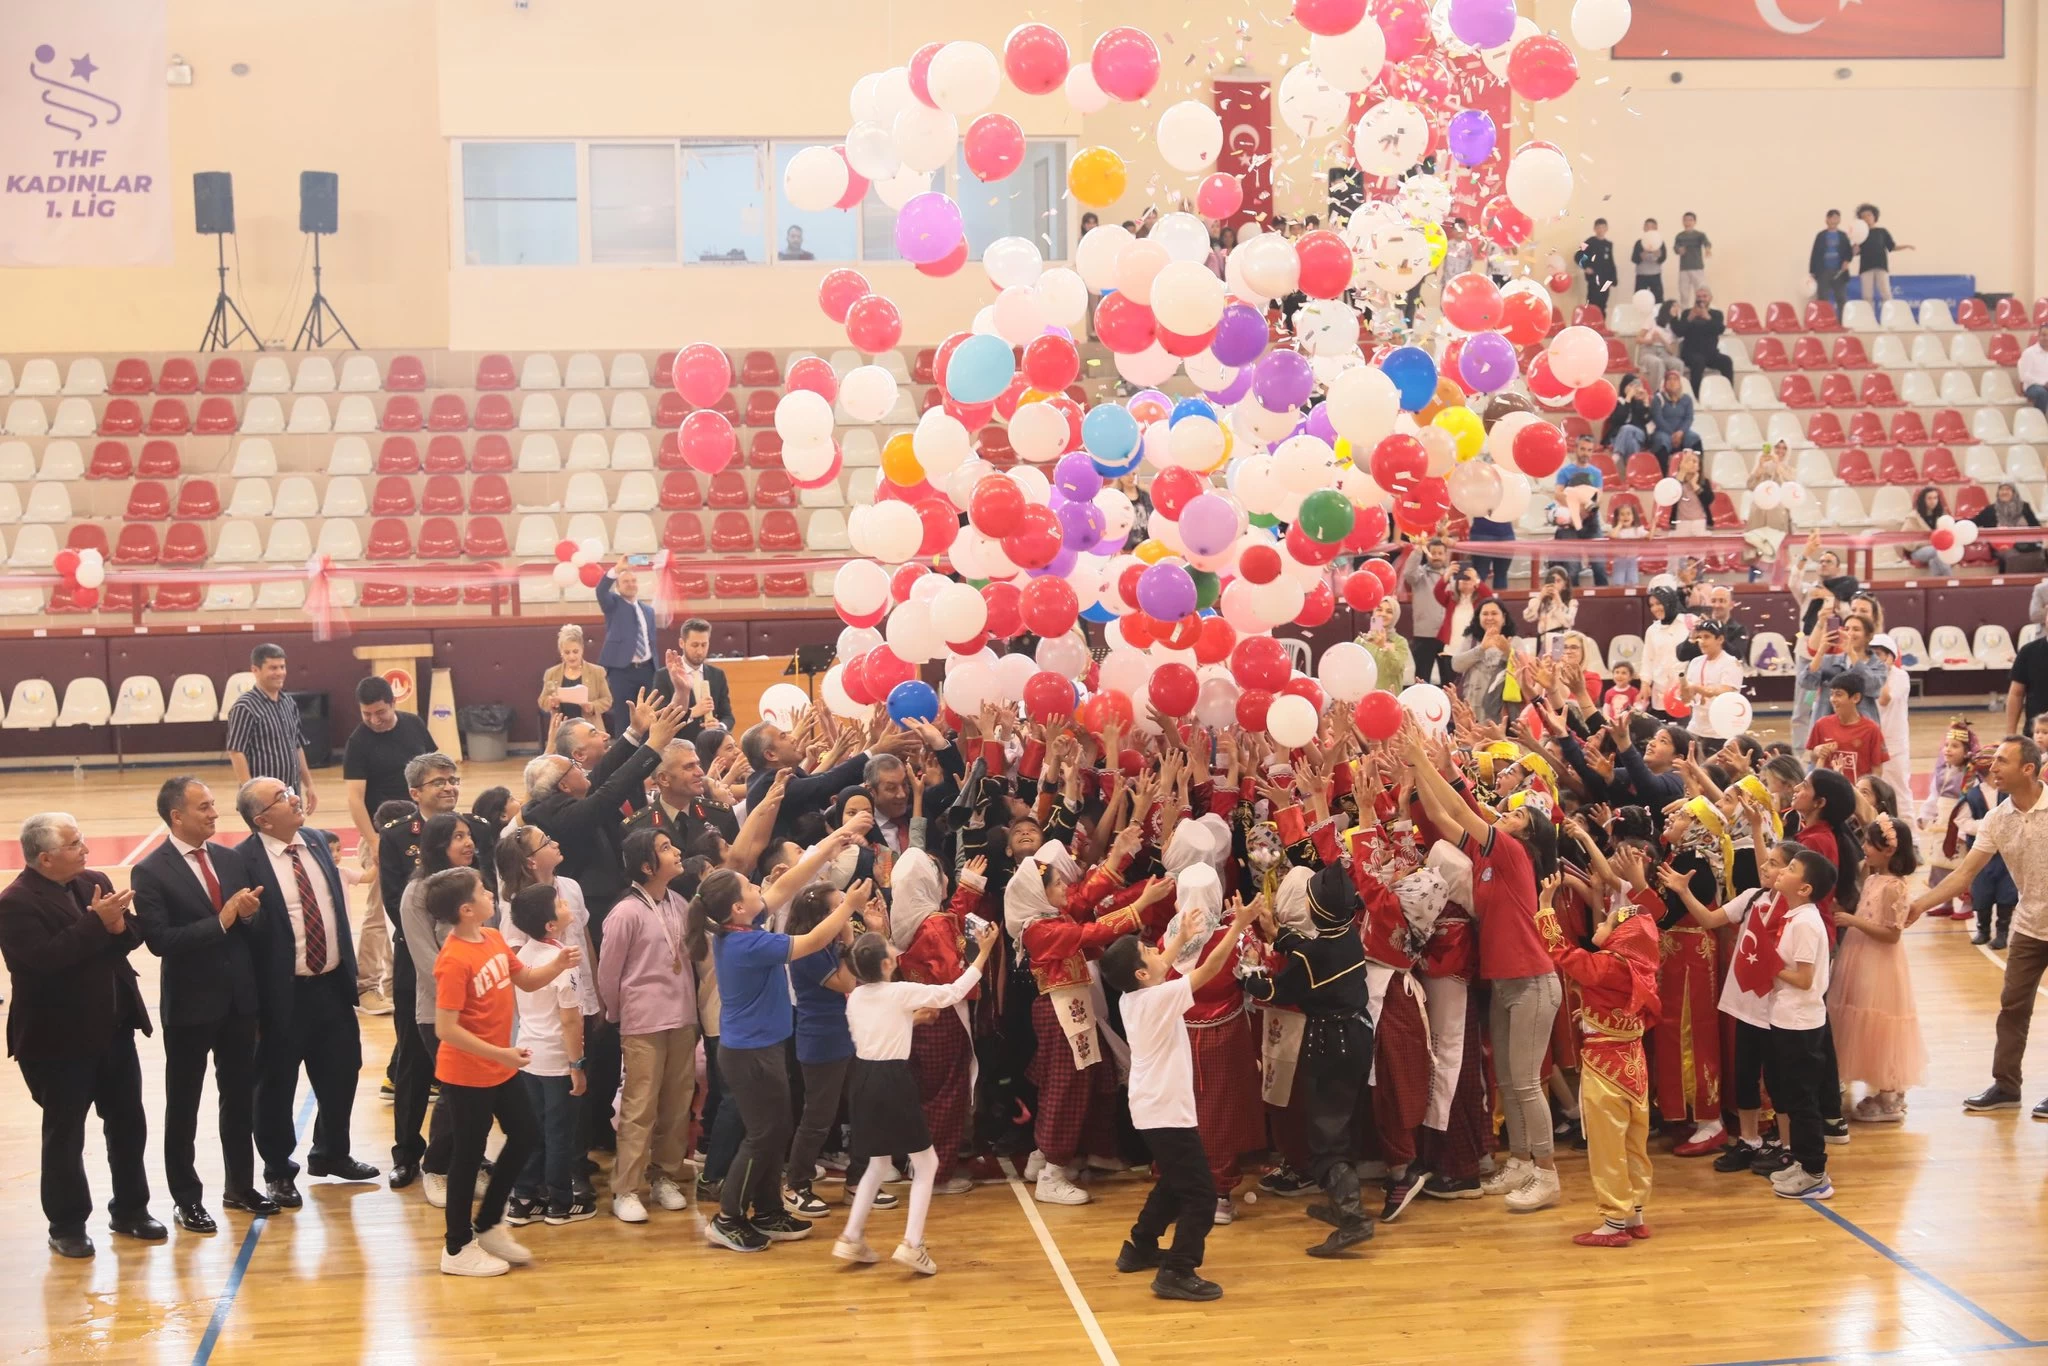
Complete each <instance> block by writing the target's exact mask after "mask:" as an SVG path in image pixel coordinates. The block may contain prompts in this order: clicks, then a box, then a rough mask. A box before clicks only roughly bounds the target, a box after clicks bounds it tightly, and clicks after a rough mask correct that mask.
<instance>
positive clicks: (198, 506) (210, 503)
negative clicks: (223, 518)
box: [172, 479, 220, 521]
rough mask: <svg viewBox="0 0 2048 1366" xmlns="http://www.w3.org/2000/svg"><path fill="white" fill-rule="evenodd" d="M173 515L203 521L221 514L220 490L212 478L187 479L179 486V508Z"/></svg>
mask: <svg viewBox="0 0 2048 1366" xmlns="http://www.w3.org/2000/svg"><path fill="white" fill-rule="evenodd" d="M172 516H174V517H179V518H186V517H191V518H196V519H199V520H202V521H203V520H205V519H207V518H210V517H218V516H220V490H219V489H216V488H215V487H214V486H213V481H212V480H211V479H187V480H186V481H185V482H184V483H183V484H180V485H179V486H178V510H177V511H176V512H175V513H173V514H172Z"/></svg>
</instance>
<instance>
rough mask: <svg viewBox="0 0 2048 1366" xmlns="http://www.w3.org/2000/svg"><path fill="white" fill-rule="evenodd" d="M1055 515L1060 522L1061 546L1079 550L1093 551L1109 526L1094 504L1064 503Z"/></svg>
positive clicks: (1100, 510) (1099, 509)
mask: <svg viewBox="0 0 2048 1366" xmlns="http://www.w3.org/2000/svg"><path fill="white" fill-rule="evenodd" d="M1053 515H1054V516H1056V517H1058V518H1059V520H1060V544H1061V545H1063V546H1067V547H1069V548H1073V549H1079V550H1091V549H1093V548H1094V546H1095V543H1096V542H1098V541H1100V540H1101V539H1102V532H1103V529H1104V528H1105V527H1106V525H1107V524H1108V519H1107V518H1105V517H1104V516H1103V515H1102V509H1101V508H1099V507H1097V506H1095V504H1093V503H1086V502H1082V503H1072V502H1070V503H1064V504H1062V505H1061V506H1060V508H1059V510H1058V511H1057V512H1056V513H1054V514H1053Z"/></svg>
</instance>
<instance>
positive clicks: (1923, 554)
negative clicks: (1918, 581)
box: [1906, 545, 1949, 574]
mask: <svg viewBox="0 0 2048 1366" xmlns="http://www.w3.org/2000/svg"><path fill="white" fill-rule="evenodd" d="M1906 558H1907V559H1909V560H1911V561H1912V562H1913V563H1914V564H1917V565H1919V566H1920V567H1921V568H1922V569H1924V570H1926V571H1927V572H1928V573H1930V574H1946V573H1948V572H1949V563H1948V561H1947V560H1944V559H1943V558H1941V552H1940V551H1939V550H1936V549H1935V548H1934V547H1933V546H1931V545H1923V546H1921V547H1920V548H1919V549H1918V550H1915V551H1913V552H1912V553H1911V554H1909V555H1907V556H1906Z"/></svg>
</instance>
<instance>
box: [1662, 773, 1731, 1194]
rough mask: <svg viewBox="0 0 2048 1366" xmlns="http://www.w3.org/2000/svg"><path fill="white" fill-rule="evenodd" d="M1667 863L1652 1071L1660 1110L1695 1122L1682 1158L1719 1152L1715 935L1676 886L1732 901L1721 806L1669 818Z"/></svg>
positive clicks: (1693, 806)
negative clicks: (1691, 911) (1695, 918)
mask: <svg viewBox="0 0 2048 1366" xmlns="http://www.w3.org/2000/svg"><path fill="white" fill-rule="evenodd" d="M1664 843H1665V853H1666V856H1667V861H1666V862H1665V863H1663V864H1662V865H1661V866H1659V867H1658V868H1657V870H1656V879H1657V882H1658V884H1659V886H1660V887H1661V889H1662V891H1663V894H1664V895H1663V898H1662V899H1663V907H1662V908H1661V909H1662V915H1661V916H1660V917H1659V925H1660V928H1661V929H1662V931H1663V935H1662V939H1661V941H1660V944H1659V949H1660V952H1661V955H1662V959H1661V963H1660V966H1659V967H1658V970H1657V987H1658V991H1657V994H1658V996H1659V998H1660V999H1661V1003H1662V1006H1661V1010H1660V1011H1659V1013H1658V1014H1657V1015H1656V1016H1655V1017H1654V1018H1653V1019H1652V1021H1651V1023H1652V1025H1653V1028H1652V1030H1651V1033H1650V1053H1651V1067H1652V1070H1653V1073H1654V1077H1655V1082H1656V1093H1657V1110H1658V1113H1659V1115H1661V1116H1662V1118H1663V1121H1664V1123H1666V1124H1670V1125H1675V1124H1680V1123H1683V1122H1685V1121H1687V1120H1690V1121H1691V1122H1692V1124H1693V1126H1694V1127H1693V1130H1692V1134H1691V1136H1690V1137H1689V1138H1686V1139H1683V1140H1681V1141H1680V1142H1679V1144H1678V1145H1677V1147H1675V1148H1674V1149H1673V1150H1672V1151H1673V1152H1674V1153H1675V1154H1676V1155H1677V1156H1679V1157H1704V1156H1706V1155H1707V1154H1709V1153H1715V1152H1719V1151H1720V1149H1721V1143H1722V1134H1723V1130H1722V1128H1721V1021H1720V1015H1719V1014H1718V1012H1717V1011H1716V1009H1715V1004H1714V1003H1715V997H1714V970H1715V959H1716V958H1717V957H1718V953H1717V948H1718V946H1717V944H1716V943H1715V940H1714V936H1713V935H1712V934H1711V933H1710V932H1708V930H1706V929H1705V928H1704V927H1703V926H1700V925H1698V924H1696V923H1694V922H1693V920H1692V919H1691V917H1690V916H1688V915H1687V913H1686V904H1685V901H1684V899H1683V898H1681V897H1680V896H1679V895H1678V893H1677V892H1676V891H1675V890H1674V888H1675V887H1676V886H1677V885H1678V884H1679V883H1681V882H1682V883H1683V884H1684V885H1685V886H1686V887H1687V889H1688V890H1690V892H1691V893H1692V895H1693V897H1694V898H1695V899H1697V900H1698V901H1699V902H1700V903H1702V904H1703V905H1709V906H1718V905H1720V904H1721V903H1722V902H1724V901H1726V900H1727V899H1728V896H1729V894H1730V888H1729V885H1728V873H1729V868H1730V867H1731V866H1732V865H1733V864H1734V862H1735V846H1734V841H1733V839H1732V838H1731V837H1730V835H1729V831H1728V822H1727V820H1726V819H1725V818H1724V817H1723V816H1722V815H1721V811H1720V808H1718V807H1716V806H1715V805H1714V804H1713V803H1712V802H1710V801H1708V800H1707V799H1706V798H1704V797H1693V798H1690V799H1688V800H1687V801H1685V802H1684V803H1682V804H1680V805H1679V806H1678V807H1676V808H1675V809H1674V810H1672V811H1671V812H1670V813H1669V814H1667V815H1666V816H1665V818H1664Z"/></svg>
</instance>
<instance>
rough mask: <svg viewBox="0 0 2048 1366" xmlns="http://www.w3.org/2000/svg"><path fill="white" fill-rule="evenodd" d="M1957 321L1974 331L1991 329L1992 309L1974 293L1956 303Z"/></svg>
mask: <svg viewBox="0 0 2048 1366" xmlns="http://www.w3.org/2000/svg"><path fill="white" fill-rule="evenodd" d="M1956 322H1957V324H1958V325H1959V326H1962V327H1964V328H1967V329H1968V330H1969V331H1972V332H1989V331H1990V330H1991V310H1990V309H1988V308H1986V307H1984V301H1983V300H1982V299H1980V298H1978V297H1977V296H1975V295H1974V294H1973V295H1971V296H1970V297H1969V298H1967V299H1965V300H1963V301H1962V302H1961V303H1959V304H1957V305H1956Z"/></svg>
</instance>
